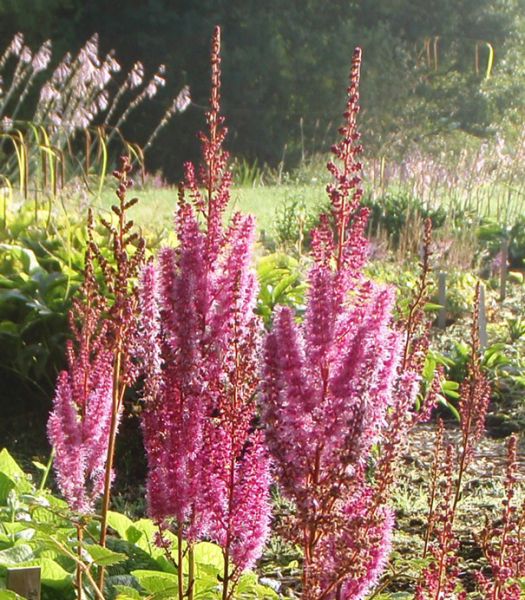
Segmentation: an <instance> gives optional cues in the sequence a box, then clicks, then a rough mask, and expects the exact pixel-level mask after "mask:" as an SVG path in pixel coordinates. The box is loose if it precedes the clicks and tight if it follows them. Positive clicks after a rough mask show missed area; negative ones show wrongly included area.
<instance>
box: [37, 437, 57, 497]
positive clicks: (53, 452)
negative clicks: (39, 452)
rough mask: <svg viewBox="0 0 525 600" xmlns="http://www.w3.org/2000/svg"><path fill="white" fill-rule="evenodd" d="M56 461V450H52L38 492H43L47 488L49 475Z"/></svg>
mask: <svg viewBox="0 0 525 600" xmlns="http://www.w3.org/2000/svg"><path fill="white" fill-rule="evenodd" d="M54 460H55V448H54V447H53V448H51V453H50V454H49V459H48V461H47V465H46V470H45V471H44V474H43V475H42V480H41V481H40V485H39V486H38V491H39V492H43V491H44V488H45V487H46V483H47V480H48V478H49V473H50V472H51V468H52V466H53V461H54Z"/></svg>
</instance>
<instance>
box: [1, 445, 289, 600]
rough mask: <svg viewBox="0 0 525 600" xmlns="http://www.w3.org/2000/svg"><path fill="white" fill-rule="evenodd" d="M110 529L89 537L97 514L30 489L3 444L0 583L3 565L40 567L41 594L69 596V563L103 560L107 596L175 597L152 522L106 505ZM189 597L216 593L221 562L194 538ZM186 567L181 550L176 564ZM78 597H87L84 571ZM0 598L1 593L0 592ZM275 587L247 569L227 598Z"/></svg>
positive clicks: (256, 595)
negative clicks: (80, 535) (103, 539)
mask: <svg viewBox="0 0 525 600" xmlns="http://www.w3.org/2000/svg"><path fill="white" fill-rule="evenodd" d="M79 526H81V527H82V528H83V529H84V530H85V536H84V542H83V545H82V554H81V558H79V557H78V550H79V548H78V540H77V528H78V527H79ZM109 526H110V529H111V531H112V535H111V536H110V537H109V539H108V547H106V548H103V547H102V546H99V545H98V544H97V543H95V542H94V540H95V539H97V538H98V527H99V524H98V520H97V519H96V518H95V517H94V516H93V517H85V516H82V517H80V516H79V515H75V514H73V513H71V512H70V511H69V510H68V508H67V505H66V503H65V502H63V501H62V500H60V499H58V498H56V497H55V496H53V495H52V494H51V493H50V492H49V491H48V490H46V489H43V490H38V489H37V487H36V485H35V483H34V482H33V481H32V479H31V478H30V477H29V476H28V475H26V474H25V473H24V472H23V471H22V469H21V468H20V467H19V466H18V465H17V463H16V462H15V461H14V460H13V458H12V457H11V456H10V455H9V453H8V452H7V450H5V449H4V450H2V451H1V452H0V587H4V588H5V576H6V572H7V569H8V568H10V567H23V566H40V567H41V579H42V594H43V595H42V598H43V599H44V600H48V599H49V600H51V599H53V600H70V599H72V598H74V597H75V594H74V587H73V586H74V581H75V572H76V567H77V564H79V562H80V564H82V566H83V568H84V569H87V570H88V572H89V573H91V575H92V576H95V575H96V571H97V567H99V566H104V567H106V572H107V578H106V588H105V590H104V593H105V596H106V597H107V598H115V599H120V600H126V599H128V600H129V599H131V600H137V599H140V598H146V597H147V598H148V599H149V600H168V599H169V598H174V597H175V596H176V589H177V564H176V559H175V557H176V556H177V539H176V537H175V536H174V535H172V534H171V533H169V532H165V533H164V534H163V537H164V541H165V542H167V546H166V547H165V548H161V547H159V546H158V545H156V537H157V534H158V532H159V529H158V527H157V526H156V525H155V524H154V523H153V522H152V521H151V520H149V519H140V520H138V521H136V522H133V521H131V520H130V519H129V518H128V517H126V516H125V515H122V514H119V513H116V512H112V513H111V514H110V517H109ZM194 555H195V577H196V580H195V598H196V599H197V598H202V599H204V598H206V600H213V599H214V598H215V599H217V600H220V597H221V596H220V594H219V589H220V577H221V575H222V573H223V569H224V561H223V555H222V551H221V549H220V548H219V547H218V546H216V545H215V544H212V543H210V542H200V543H198V544H196V545H195V548H194ZM182 568H183V570H184V573H185V576H187V573H188V557H187V553H186V552H185V557H184V563H183V565H182ZM84 586H85V587H84V594H85V598H86V599H90V598H94V595H93V593H94V592H93V588H92V587H91V585H90V583H89V581H88V580H87V579H86V577H84ZM0 597H1V596H0ZM277 597H278V596H277V594H276V593H275V592H273V591H272V590H271V589H270V588H268V587H266V586H263V585H261V584H260V583H259V581H258V579H257V577H256V575H255V574H254V573H251V572H248V573H246V574H244V575H242V576H241V578H240V579H239V582H238V585H237V588H236V592H235V594H234V598H239V599H240V598H243V599H244V598H247V599H248V598H252V599H267V600H271V599H275V598H277Z"/></svg>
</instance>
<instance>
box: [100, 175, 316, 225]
mask: <svg viewBox="0 0 525 600" xmlns="http://www.w3.org/2000/svg"><path fill="white" fill-rule="evenodd" d="M132 193H133V194H134V195H136V196H137V197H138V198H139V200H140V202H139V203H138V204H137V205H135V206H134V207H133V209H132V210H131V215H132V218H133V219H134V220H135V221H136V223H137V224H139V225H142V226H144V227H146V228H147V229H148V230H151V229H153V230H155V231H161V230H163V229H165V228H168V227H169V226H170V223H171V219H172V216H173V212H174V210H175V208H176V205H177V188H164V189H151V188H150V189H144V190H142V189H136V190H133V192H132ZM130 194H131V192H130ZM326 198H327V196H326V191H325V189H324V186H322V185H281V186H261V187H255V188H252V187H249V188H248V187H244V188H241V187H234V188H233V190H232V202H231V206H230V208H229V209H228V213H227V214H228V216H229V215H230V214H231V213H233V212H235V211H238V210H239V211H241V212H243V213H248V214H253V215H254V216H255V217H256V219H257V228H258V230H259V231H263V230H264V231H271V229H272V227H273V224H274V222H275V216H276V210H278V209H279V207H280V206H282V205H283V203H284V202H291V201H293V200H298V201H299V202H301V203H304V206H305V207H306V209H307V210H308V209H313V208H315V207H318V206H321V205H322V204H323V203H324V202H325V201H326ZM114 203H115V199H114V195H113V192H112V190H111V189H109V188H107V189H106V190H105V191H104V193H103V195H102V198H101V199H100V200H99V201H98V205H99V206H100V207H102V208H109V207H110V206H111V205H112V204H114Z"/></svg>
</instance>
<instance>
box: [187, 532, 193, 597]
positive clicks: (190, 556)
mask: <svg viewBox="0 0 525 600" xmlns="http://www.w3.org/2000/svg"><path fill="white" fill-rule="evenodd" d="M194 598H195V551H194V548H193V544H191V543H190V544H188V600H194Z"/></svg>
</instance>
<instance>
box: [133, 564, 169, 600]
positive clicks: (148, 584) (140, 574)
mask: <svg viewBox="0 0 525 600" xmlns="http://www.w3.org/2000/svg"><path fill="white" fill-rule="evenodd" d="M131 574H132V575H133V577H135V579H136V580H137V581H138V582H139V584H140V586H141V587H142V588H144V590H145V591H146V592H148V593H150V594H158V593H161V592H163V593H164V592H170V593H173V594H174V596H175V595H176V592H177V586H178V578H177V575H174V574H173V573H163V572H162V571H142V570H138V571H131Z"/></svg>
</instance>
